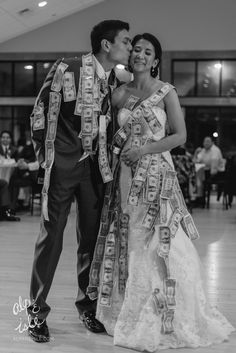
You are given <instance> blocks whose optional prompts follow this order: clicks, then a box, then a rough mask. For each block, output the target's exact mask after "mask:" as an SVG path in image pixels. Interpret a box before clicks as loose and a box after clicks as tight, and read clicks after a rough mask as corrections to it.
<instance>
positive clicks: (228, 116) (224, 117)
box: [219, 108, 236, 151]
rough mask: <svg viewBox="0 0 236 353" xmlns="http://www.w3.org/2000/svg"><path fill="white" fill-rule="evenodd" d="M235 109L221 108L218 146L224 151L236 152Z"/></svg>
mask: <svg viewBox="0 0 236 353" xmlns="http://www.w3.org/2000/svg"><path fill="white" fill-rule="evenodd" d="M235 131H236V108H223V109H221V114H220V135H219V138H220V145H221V147H222V149H223V150H224V151H236V140H235Z"/></svg>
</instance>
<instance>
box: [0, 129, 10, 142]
mask: <svg viewBox="0 0 236 353" xmlns="http://www.w3.org/2000/svg"><path fill="white" fill-rule="evenodd" d="M3 134H8V135H9V136H10V138H11V140H12V133H11V132H10V131H8V130H3V131H1V133H0V138H1V137H2V136H3Z"/></svg>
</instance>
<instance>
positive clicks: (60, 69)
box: [51, 62, 68, 92]
mask: <svg viewBox="0 0 236 353" xmlns="http://www.w3.org/2000/svg"><path fill="white" fill-rule="evenodd" d="M67 67H68V65H67V64H65V63H63V62H61V63H60V64H59V65H58V66H57V69H56V72H55V74H54V77H53V80H52V84H51V90H52V91H54V92H60V90H61V88H62V84H63V75H64V72H65V70H66V69H67Z"/></svg>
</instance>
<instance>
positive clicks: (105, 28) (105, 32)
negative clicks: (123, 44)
mask: <svg viewBox="0 0 236 353" xmlns="http://www.w3.org/2000/svg"><path fill="white" fill-rule="evenodd" d="M124 29H126V30H127V31H129V24H128V23H127V22H123V21H120V20H105V21H102V22H100V23H98V24H97V25H96V26H94V27H93V29H92V32H91V34H90V39H91V46H92V52H93V54H97V53H99V52H100V50H101V41H102V40H103V39H107V40H109V42H111V43H114V41H115V37H116V36H117V34H118V32H120V31H122V30H124Z"/></svg>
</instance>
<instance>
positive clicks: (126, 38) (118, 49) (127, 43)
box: [109, 29, 132, 65]
mask: <svg viewBox="0 0 236 353" xmlns="http://www.w3.org/2000/svg"><path fill="white" fill-rule="evenodd" d="M131 50H132V45H131V39H130V35H129V32H128V31H127V30H126V29H123V30H122V31H120V32H118V34H117V36H116V37H115V40H114V43H110V50H109V59H110V61H112V62H113V63H114V65H117V64H123V65H127V64H128V60H129V55H130V52H131Z"/></svg>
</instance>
